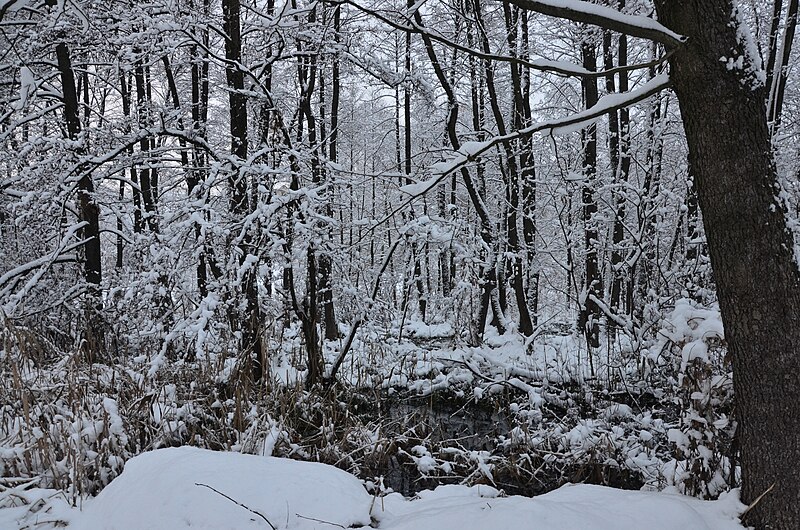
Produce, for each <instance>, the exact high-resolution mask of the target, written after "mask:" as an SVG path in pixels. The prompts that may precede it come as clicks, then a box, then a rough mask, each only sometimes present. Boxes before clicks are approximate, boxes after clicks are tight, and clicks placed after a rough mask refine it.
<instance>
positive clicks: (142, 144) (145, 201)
mask: <svg viewBox="0 0 800 530" xmlns="http://www.w3.org/2000/svg"><path fill="white" fill-rule="evenodd" d="M133 72H134V73H133V78H134V81H135V83H136V114H137V116H138V118H139V127H140V128H142V129H146V128H147V127H148V126H149V125H150V119H149V114H150V111H149V106H150V99H149V98H148V97H147V93H148V87H147V83H146V81H145V68H144V64H143V60H142V59H139V61H137V63H136V67H135V68H134V71H133ZM150 147H151V144H150V138H149V137H147V136H143V137H142V139H141V140H140V141H139V151H140V153H141V155H142V157H143V158H144V161H143V162H142V166H141V168H140V169H139V187H140V188H141V190H142V205H143V206H144V214H143V216H142V217H143V218H144V222H145V224H146V225H147V227H148V228H149V229H150V231H151V232H153V233H158V219H157V217H156V197H155V193H154V190H153V175H152V172H151V170H150V159H149V156H150Z"/></svg>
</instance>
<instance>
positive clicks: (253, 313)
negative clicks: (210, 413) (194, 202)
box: [222, 0, 264, 380]
mask: <svg viewBox="0 0 800 530" xmlns="http://www.w3.org/2000/svg"><path fill="white" fill-rule="evenodd" d="M222 16H223V19H224V29H225V34H226V38H225V58H226V59H227V60H228V64H227V66H226V68H225V74H226V78H227V82H228V88H229V92H228V100H229V104H230V134H231V154H232V155H233V156H232V158H233V162H232V165H233V167H231V168H230V176H229V177H228V185H229V187H230V189H231V200H230V209H231V213H233V214H234V215H235V217H236V218H237V219H242V218H244V216H245V215H247V214H248V213H249V212H250V205H249V201H248V194H247V191H248V187H247V176H246V173H245V172H244V171H243V169H244V167H243V166H242V164H243V163H244V162H245V161H246V160H247V149H248V146H247V99H246V97H245V95H244V94H243V91H244V73H243V72H242V70H241V69H240V68H238V67H237V66H236V64H238V63H239V62H240V61H241V57H242V40H241V28H240V22H239V17H240V3H239V0H222ZM251 244H252V236H251V235H249V234H245V235H244V236H243V237H242V239H241V243H239V245H238V246H239V265H240V266H241V265H243V264H244V263H245V261H246V260H247V258H248V256H249V254H250V250H251ZM256 270H257V263H250V264H249V266H248V268H247V270H246V271H245V273H244V277H243V278H242V282H241V289H242V291H243V294H244V296H245V299H246V307H245V310H244V314H243V315H241V317H240V318H241V320H242V322H241V323H236V325H237V326H241V327H242V329H241V331H242V338H241V348H242V355H243V356H244V358H246V359H249V361H250V368H251V371H252V375H253V378H254V379H255V380H258V379H260V378H261V375H262V372H263V366H264V359H263V352H262V348H261V318H260V311H259V306H258V291H257V290H256V282H255V275H256Z"/></svg>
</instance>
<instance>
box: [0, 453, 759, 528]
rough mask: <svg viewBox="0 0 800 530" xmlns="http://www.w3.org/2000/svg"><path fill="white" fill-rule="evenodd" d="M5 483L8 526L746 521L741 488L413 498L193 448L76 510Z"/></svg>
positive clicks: (131, 468)
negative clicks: (707, 492)
mask: <svg viewBox="0 0 800 530" xmlns="http://www.w3.org/2000/svg"><path fill="white" fill-rule="evenodd" d="M22 486H23V485H21V486H20V487H19V488H17V489H16V490H10V489H6V490H5V491H3V492H1V493H0V499H2V500H3V501H4V503H3V504H4V505H5V506H8V505H11V504H17V505H18V507H7V508H4V509H0V528H2V529H9V530H10V529H15V528H16V529H22V528H35V529H45V528H60V527H63V526H65V525H66V526H67V527H68V528H69V529H81V530H112V529H114V530H128V529H129V530H140V529H142V530H144V529H147V530H159V529H163V530H178V529H182V528H192V529H209V530H210V529H218V530H223V529H247V528H274V529H296V530H312V529H320V530H322V529H331V528H360V527H370V526H371V527H373V528H381V529H386V530H406V529H407V530H423V529H436V530H451V529H452V530H471V529H475V530H478V529H516V528H541V529H576V530H578V529H580V530H593V529H597V530H601V529H602V530H607V529H614V530H627V529H631V530H639V529H649V530H659V529H664V530H673V529H680V530H689V529H692V530H703V529H708V530H728V529H731V530H733V529H741V528H742V526H741V525H740V524H739V523H738V521H737V519H736V517H737V515H738V514H739V513H741V511H742V510H743V509H744V506H743V505H741V503H740V502H739V501H738V498H737V496H736V494H735V492H734V493H729V494H727V495H724V496H722V497H721V498H720V499H719V500H717V501H701V500H697V499H694V498H690V497H686V496H682V495H679V494H676V493H670V492H661V493H655V492H642V491H624V490H616V489H612V488H606V487H602V486H590V485H568V486H564V487H562V488H560V489H558V490H556V491H553V492H551V493H548V494H546V495H541V496H539V497H534V498H528V497H518V496H512V497H504V496H502V495H501V494H500V492H498V491H497V490H496V489H495V488H492V487H490V486H472V487H467V486H455V485H450V486H440V487H438V488H437V489H435V490H432V491H424V492H421V493H420V494H419V495H418V496H417V497H415V498H414V499H406V498H404V497H402V496H400V495H399V494H397V493H390V494H388V495H373V494H370V493H368V492H367V491H366V489H365V488H364V486H363V485H362V482H361V481H359V480H358V479H357V478H356V477H354V476H352V475H350V474H348V473H346V472H344V471H341V470H339V469H337V468H334V467H331V466H327V465H323V464H316V463H309V462H299V461H294V460H288V459H281V458H274V457H265V456H254V455H245V454H240V453H229V452H214V451H208V450H203V449H195V448H189V447H181V448H170V449H161V450H157V451H152V452H149V453H144V454H142V455H139V456H137V457H135V458H133V459H131V460H129V461H128V462H127V463H126V465H125V471H124V472H123V473H122V474H121V475H120V476H119V477H118V478H116V479H115V480H114V481H113V482H112V483H111V484H110V485H109V486H108V487H106V488H105V489H104V490H103V491H102V492H101V493H100V495H98V496H97V498H95V499H89V500H86V501H85V502H84V503H83V505H82V507H80V508H73V507H71V506H70V504H69V503H68V502H67V500H66V498H65V497H64V495H63V494H61V493H59V492H56V491H54V490H43V489H38V490H37V489H33V490H30V489H27V488H23V487H22Z"/></svg>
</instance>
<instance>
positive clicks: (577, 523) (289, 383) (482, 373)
mask: <svg viewBox="0 0 800 530" xmlns="http://www.w3.org/2000/svg"><path fill="white" fill-rule="evenodd" d="M690 323H691V325H690ZM718 328H719V329H720V330H721V325H720V324H719V322H718V313H716V312H714V311H708V310H705V309H698V308H692V307H691V306H689V305H686V306H679V308H678V309H676V310H675V311H674V312H673V314H672V315H671V316H670V317H669V318H668V319H666V324H665V325H664V328H663V330H662V331H661V332H659V333H656V334H655V337H656V338H654V339H652V340H649V341H639V342H636V341H632V340H631V339H630V338H629V336H628V335H626V334H623V333H619V334H617V336H616V337H614V338H613V339H612V338H609V337H606V343H605V344H604V346H603V347H601V348H599V349H597V350H595V351H593V352H592V353H591V355H590V354H589V352H587V350H586V348H585V342H584V341H583V340H582V339H581V338H579V337H577V336H575V335H574V334H570V333H569V332H565V331H564V330H560V329H556V328H553V329H551V330H549V332H545V333H542V334H541V335H539V336H537V337H535V340H532V341H528V342H524V341H523V340H522V339H521V338H520V337H519V336H518V335H516V334H514V333H509V334H507V335H504V336H497V335H491V334H490V335H488V336H486V337H485V338H484V342H483V343H482V344H481V345H480V346H475V347H473V346H468V345H467V344H466V341H465V340H464V339H463V338H461V337H458V336H457V335H456V334H455V333H454V332H453V330H452V328H451V327H450V326H449V325H448V324H434V325H427V324H423V323H420V322H411V323H407V324H405V325H404V327H403V330H402V333H400V329H399V328H398V329H388V330H381V329H377V328H375V329H365V330H363V332H362V333H361V334H360V335H359V339H358V340H357V341H356V343H355V344H354V346H353V349H352V351H351V354H350V355H348V357H347V358H346V359H345V362H344V363H343V364H342V367H341V370H340V372H339V374H338V383H337V384H335V385H333V386H332V387H329V388H327V389H325V390H324V391H315V392H308V391H306V390H305V389H304V388H303V380H304V375H305V373H304V370H305V368H304V365H303V361H302V359H303V345H302V339H301V333H299V330H297V329H295V328H286V329H282V330H280V332H279V335H278V336H276V337H274V340H273V341H272V342H271V343H270V348H271V350H270V351H271V356H270V361H271V362H270V366H269V368H268V375H269V377H268V381H269V383H268V384H264V385H262V386H260V387H257V388H252V387H251V388H248V387H247V383H246V382H245V381H244V380H243V379H241V378H238V379H237V377H239V375H237V374H240V372H241V370H239V366H240V363H239V360H237V359H236V358H230V357H229V356H227V355H225V352H224V350H222V351H220V352H218V353H215V352H214V351H213V349H210V348H209V349H207V353H206V354H205V356H204V357H198V358H195V359H193V360H191V361H190V360H187V359H183V360H181V359H174V358H169V356H168V355H165V353H164V352H163V351H162V352H158V351H157V350H153V351H154V352H155V353H153V354H151V355H140V356H135V357H132V356H128V355H123V356H120V357H118V358H117V359H115V360H113V361H111V362H109V361H106V362H103V363H94V364H89V363H86V362H85V361H80V360H79V359H78V357H77V355H76V354H51V355H49V356H43V355H42V354H41V353H33V352H34V351H35V352H40V349H35V348H34V347H32V346H31V345H30V344H28V343H26V342H25V340H23V339H22V337H24V335H25V333H24V330H15V332H14V333H13V334H11V333H9V334H8V336H7V337H6V338H7V341H6V347H5V349H4V352H5V353H3V357H4V359H3V360H4V361H5V363H4V366H5V368H4V372H7V373H4V374H3V375H4V378H3V379H2V380H3V381H4V383H3V386H2V387H0V394H2V395H0V397H2V398H3V401H5V402H6V403H8V404H7V405H4V406H3V407H2V416H0V420H2V421H0V466H1V468H0V471H2V473H0V476H2V478H0V528H2V529H5V528H31V529H34V528H36V529H41V528H56V527H60V526H63V525H65V524H67V523H69V526H70V528H72V527H76V528H87V529H94V528H120V529H122V528H130V529H137V528H164V529H167V528H181V527H188V526H192V527H199V528H250V527H254V528H258V527H262V528H269V527H270V526H272V527H275V528H331V527H337V526H339V527H348V526H351V525H354V527H359V526H368V525H372V526H373V527H378V528H389V529H395V528H396V529H400V528H420V529H424V528H436V529H445V530H446V529H449V528H454V529H458V530H468V529H480V528H516V527H524V526H525V525H524V522H525V521H531V520H537V521H543V523H542V524H541V526H539V527H541V528H576V529H578V528H580V529H592V528H618V529H625V528H665V529H666V528H698V529H702V528H710V529H716V528H720V529H725V528H740V526H739V525H738V522H736V515H737V514H738V513H740V512H741V511H742V510H743V509H744V507H743V506H741V505H740V504H739V503H738V500H737V495H736V493H735V491H734V492H733V493H727V494H726V493H725V491H726V490H727V489H729V486H727V485H726V484H730V477H728V476H726V468H725V464H726V462H727V460H726V459H725V457H724V454H725V450H726V446H725V443H726V438H725V436H726V431H725V428H726V425H727V424H728V423H727V417H726V416H725V411H726V410H727V409H728V407H729V406H730V399H729V397H730V396H729V395H728V394H729V392H730V390H729V387H730V384H729V380H728V378H727V374H726V368H725V367H724V359H723V357H724V351H722V350H720V349H719V348H717V347H716V345H717V343H716V342H715V341H716V338H717V335H715V332H714V330H716V329H718ZM345 331H346V330H345ZM719 334H721V332H720V333H719ZM12 335H13V336H12ZM12 339H13V340H12ZM14 341H16V342H14ZM34 346H35V345H34ZM132 346H135V347H137V348H138V349H140V351H141V348H142V345H132ZM338 347H341V345H337V344H335V343H329V344H327V345H326V359H327V361H328V362H329V363H330V362H332V360H333V359H334V358H335V356H336V350H337V348H338ZM693 363H695V364H696V365H697V366H696V367H695V368H697V369H693V366H694V364H693ZM703 403H712V404H713V405H714V406H713V407H711V408H713V414H714V415H713V416H711V415H709V414H710V413H709V410H711V408H705V409H704V408H703V407H702V406H701V405H702V404H703ZM704 414H705V416H704ZM698 422H699V423H702V424H703V425H706V426H707V428H706V431H704V433H701V435H700V436H699V437H698V435H697V434H698V433H697V431H696V430H693V429H695V427H696V425H697V424H698ZM712 427H713V429H714V430H713V433H712V434H713V436H708V440H711V441H713V442H714V443H716V444H717V445H714V444H713V443H712V442H710V441H707V440H706V439H705V438H703V436H705V435H706V434H705V433H706V432H712V431H711V429H712ZM697 440H700V442H699V443H698V442H697ZM178 446H195V447H196V448H199V449H190V448H182V449H168V448H170V447H172V448H175V447H178ZM208 449H212V450H213V451H208ZM242 453H248V454H249V455H242ZM254 455H255V456H254ZM274 456H277V457H288V458H283V459H276V458H271V457H274ZM302 461H306V462H302ZM309 461H310V462H309ZM314 462H316V463H314ZM325 464H327V465H325ZM123 467H124V472H122V469H123ZM337 468H338V469H337ZM729 471H730V470H729V469H728V472H729ZM121 472H122V474H120V473H121ZM265 477H266V478H265ZM269 477H273V478H269ZM274 477H279V478H274ZM574 484H579V485H574ZM607 486H610V487H607ZM636 490H642V491H636ZM98 493H99V495H98ZM683 494H690V495H694V496H696V497H701V498H707V499H708V498H711V499H716V498H718V497H719V499H718V500H714V501H701V500H699V499H696V498H692V497H691V496H687V495H683ZM81 508H86V510H85V511H81ZM215 521H216V522H215ZM48 525H49V526H48ZM204 525H205V526H204Z"/></svg>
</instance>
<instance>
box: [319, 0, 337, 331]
mask: <svg viewBox="0 0 800 530" xmlns="http://www.w3.org/2000/svg"><path fill="white" fill-rule="evenodd" d="M323 9H325V8H324V7H323ZM341 18H342V17H341V6H336V7H335V8H334V10H333V41H334V42H335V43H336V44H337V45H338V43H339V41H340V36H339V32H340V30H341ZM321 75H322V74H321ZM340 91H341V75H340V72H339V51H338V49H337V50H336V51H335V52H334V54H333V64H332V65H331V117H330V120H331V133H330V137H329V140H328V148H329V152H328V158H329V159H330V161H331V164H332V165H333V166H334V167H335V166H336V164H337V163H338V158H339V153H338V150H337V147H338V146H337V141H338V138H339V94H340ZM324 92H325V91H324V89H322V94H323V96H324ZM323 108H324V105H323ZM323 123H324V120H323ZM324 136H325V135H324V134H323V137H324ZM329 186H330V184H329ZM332 192H333V190H332V189H329V190H328V192H327V193H328V195H329V196H330V195H331V194H332ZM325 214H326V215H327V216H328V217H329V218H333V208H332V206H331V201H330V199H329V200H328V201H327V202H326V204H325ZM332 272H333V271H332V263H331V257H330V255H328V254H323V255H322V256H321V259H320V283H321V285H320V290H321V291H322V292H321V297H322V311H323V321H324V324H325V339H326V340H336V339H337V338H338V337H339V325H338V323H337V321H336V308H335V306H334V303H333V285H332V283H333V279H332Z"/></svg>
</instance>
